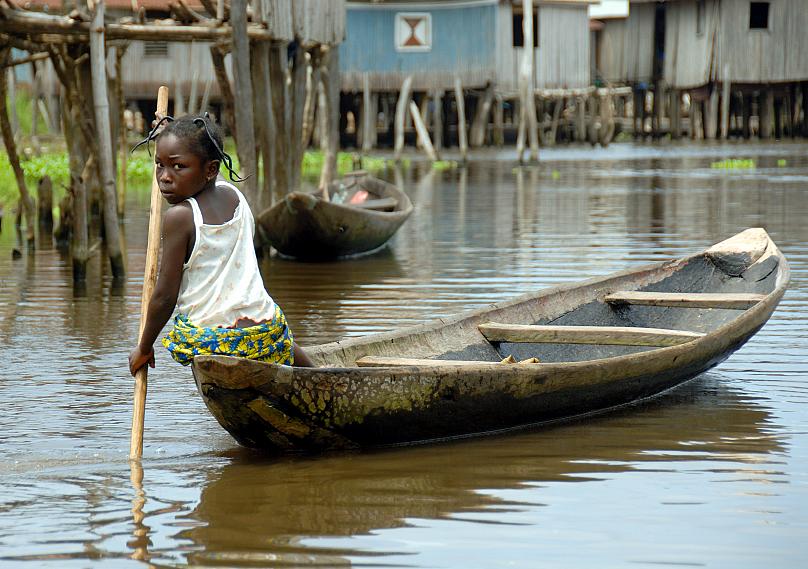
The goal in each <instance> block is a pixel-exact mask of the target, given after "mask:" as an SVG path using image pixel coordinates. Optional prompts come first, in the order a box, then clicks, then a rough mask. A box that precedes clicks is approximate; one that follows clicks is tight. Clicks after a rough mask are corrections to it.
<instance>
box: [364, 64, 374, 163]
mask: <svg viewBox="0 0 808 569" xmlns="http://www.w3.org/2000/svg"><path fill="white" fill-rule="evenodd" d="M375 130H376V116H375V114H374V113H373V104H372V99H371V93H370V74H369V73H368V72H367V71H366V72H365V73H363V74H362V152H370V150H371V149H372V148H373V133H372V132H371V131H375Z"/></svg>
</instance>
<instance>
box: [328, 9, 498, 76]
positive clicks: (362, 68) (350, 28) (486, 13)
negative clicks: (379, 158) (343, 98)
mask: <svg viewBox="0 0 808 569" xmlns="http://www.w3.org/2000/svg"><path fill="white" fill-rule="evenodd" d="M427 11H428V12H429V13H430V14H431V15H432V49H431V50H429V51H426V52H399V51H396V46H395V30H394V26H395V15H396V13H398V12H427ZM495 21H496V3H492V2H485V3H477V4H474V3H470V4H467V5H463V4H461V5H457V6H449V7H445V8H435V7H430V9H429V10H425V9H424V7H423V6H422V5H421V6H419V5H414V6H413V7H412V8H409V7H406V6H404V7H402V6H401V5H398V6H384V7H364V6H361V7H360V6H351V5H349V6H348V10H347V22H346V34H345V41H344V42H343V43H342V45H341V46H340V67H341V69H340V72H341V74H342V88H343V90H345V91H359V90H361V89H362V80H363V79H362V78H363V74H364V73H365V72H368V73H369V77H370V86H371V88H372V89H373V90H376V91H383V90H389V91H396V90H398V89H399V88H400V87H401V84H402V82H403V81H404V79H405V78H406V77H407V76H408V75H412V76H413V88H414V89H419V90H423V89H429V88H443V89H451V88H452V87H453V84H454V77H455V76H459V77H460V78H461V80H462V82H463V85H464V86H483V85H485V83H486V82H488V81H491V80H493V79H494V77H495V75H496V73H495V69H494V66H495V63H496V59H495V57H494V50H495V45H496V38H495V29H496V28H495Z"/></svg>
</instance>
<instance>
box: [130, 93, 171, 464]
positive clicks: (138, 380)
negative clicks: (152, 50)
mask: <svg viewBox="0 0 808 569" xmlns="http://www.w3.org/2000/svg"><path fill="white" fill-rule="evenodd" d="M167 112H168V87H165V86H163V87H160V89H159V90H158V91H157V116H165V115H166V113H167ZM162 205H163V204H162V197H161V196H160V185H159V184H158V183H157V169H156V168H155V169H154V172H153V174H152V188H151V207H150V208H149V233H148V235H149V236H148V243H147V245H146V272H145V274H144V276H143V294H142V295H141V297H140V328H139V331H138V339H139V338H140V337H141V336H142V335H143V328H144V327H145V326H146V315H147V314H148V312H149V302H150V301H151V296H152V292H153V291H154V285H155V283H156V282H157V257H158V254H159V252H160V223H161V219H160V210H161V207H162ZM148 369H149V366H143V367H142V368H140V369H139V370H138V371H137V373H136V374H135V396H134V408H133V410H132V438H131V440H130V443H129V459H130V460H140V457H141V456H142V455H143V417H144V415H145V413H146V390H147V386H148V374H149V372H148Z"/></svg>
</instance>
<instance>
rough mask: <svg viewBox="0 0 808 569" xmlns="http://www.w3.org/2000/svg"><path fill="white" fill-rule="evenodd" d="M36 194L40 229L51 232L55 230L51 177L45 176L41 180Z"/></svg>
mask: <svg viewBox="0 0 808 569" xmlns="http://www.w3.org/2000/svg"><path fill="white" fill-rule="evenodd" d="M36 193H37V202H38V203H37V209H38V210H39V216H38V217H39V227H41V228H42V229H44V230H46V231H50V230H51V229H53V183H52V182H51V179H50V176H48V175H45V176H42V177H41V178H40V179H39V185H38V186H37V192H36Z"/></svg>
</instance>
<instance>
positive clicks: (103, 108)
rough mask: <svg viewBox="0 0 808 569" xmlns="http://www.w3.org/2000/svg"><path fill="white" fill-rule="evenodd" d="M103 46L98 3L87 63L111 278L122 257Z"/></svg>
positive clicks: (122, 271) (118, 272)
mask: <svg viewBox="0 0 808 569" xmlns="http://www.w3.org/2000/svg"><path fill="white" fill-rule="evenodd" d="M105 52H106V47H105V44H104V2H99V3H98V4H97V5H96V8H95V14H94V15H93V25H92V28H91V30H90V63H91V65H92V89H93V106H94V110H95V126H96V136H97V137H98V161H99V166H100V170H101V178H102V180H101V183H102V188H103V196H104V210H103V211H104V230H105V235H106V243H107V253H108V255H109V262H110V265H111V268H112V275H113V276H114V277H122V276H123V275H124V274H125V272H126V271H125V268H124V262H123V253H122V252H121V242H120V235H119V228H118V208H117V205H116V203H117V199H118V196H117V191H116V190H115V170H114V167H113V161H112V134H111V128H110V121H109V99H108V97H107V64H106V53H105Z"/></svg>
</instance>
